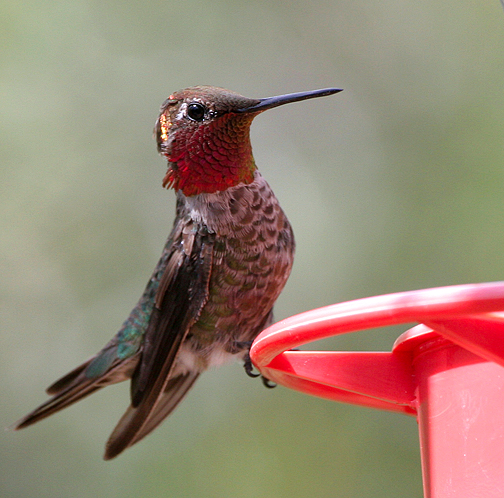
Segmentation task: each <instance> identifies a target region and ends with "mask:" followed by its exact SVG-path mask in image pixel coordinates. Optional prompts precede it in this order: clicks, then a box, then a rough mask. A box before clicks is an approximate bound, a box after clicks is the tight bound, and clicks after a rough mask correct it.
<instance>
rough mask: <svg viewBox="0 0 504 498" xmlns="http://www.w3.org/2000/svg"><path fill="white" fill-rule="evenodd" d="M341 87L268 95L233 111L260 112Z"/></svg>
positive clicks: (325, 93)
mask: <svg viewBox="0 0 504 498" xmlns="http://www.w3.org/2000/svg"><path fill="white" fill-rule="evenodd" d="M342 91H343V89H342V88H322V89H321V90H312V91H310V92H299V93H288V94H286V95H277V96H276V97H268V98H266V99H261V100H260V101H259V103H258V104H255V105H253V106H251V107H245V108H243V109H238V110H236V111H234V112H261V111H265V110H266V109H272V108H273V107H278V106H279V105H284V104H290V103H291V102H299V101H300V100H306V99H314V98H316V97H325V96H327V95H333V94H334V93H338V92H342Z"/></svg>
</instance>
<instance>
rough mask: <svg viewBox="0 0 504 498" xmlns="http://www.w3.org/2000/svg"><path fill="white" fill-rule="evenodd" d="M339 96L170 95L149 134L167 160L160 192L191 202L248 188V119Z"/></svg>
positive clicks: (213, 91)
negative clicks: (193, 198) (169, 191)
mask: <svg viewBox="0 0 504 498" xmlns="http://www.w3.org/2000/svg"><path fill="white" fill-rule="evenodd" d="M339 91H341V90H339V89H335V88H328V89H324V90H315V91H313V92H305V93H296V94H289V95H281V96H278V97H270V98H266V99H249V98H246V97H243V96H242V95H240V94H238V93H234V92H231V91H229V90H225V89H223V88H216V87H211V86H196V87H190V88H186V89H185V90H181V91H179V92H176V93H174V94H172V95H170V96H169V97H168V99H167V100H166V101H165V102H164V103H163V105H162V106H161V111H160V115H159V118H158V120H157V122H156V126H155V128H154V133H155V136H156V141H157V147H158V151H159V152H160V153H161V154H162V155H164V156H165V157H166V158H167V159H168V172H167V173H166V176H165V178H164V180H163V186H165V187H173V188H174V189H175V190H180V191H182V193H183V194H184V195H186V196H192V195H196V194H200V193H213V192H218V191H223V190H226V189H228V188H230V187H232V186H235V185H238V184H240V183H244V184H248V183H251V182H252V181H253V179H254V170H255V169H256V166H255V162H254V158H253V156H252V146H251V144H250V125H251V123H252V120H253V119H254V117H255V116H257V114H259V113H261V112H263V111H265V110H267V109H271V108H273V107H277V106H279V105H282V104H287V103H289V102H296V101H298V100H304V99H308V98H313V97H320V96H323V95H331V94H333V93H336V92H339Z"/></svg>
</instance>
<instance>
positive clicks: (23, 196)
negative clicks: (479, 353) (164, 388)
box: [0, 0, 504, 498]
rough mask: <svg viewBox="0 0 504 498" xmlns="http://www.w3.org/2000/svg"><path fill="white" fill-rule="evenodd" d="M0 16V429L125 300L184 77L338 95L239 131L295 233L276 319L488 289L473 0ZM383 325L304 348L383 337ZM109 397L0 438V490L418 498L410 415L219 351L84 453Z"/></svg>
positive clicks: (500, 152) (487, 206)
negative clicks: (272, 385)
mask: <svg viewBox="0 0 504 498" xmlns="http://www.w3.org/2000/svg"><path fill="white" fill-rule="evenodd" d="M0 19H1V21H0V23H1V24H0V47H1V48H0V61H1V66H0V98H1V105H0V113H1V116H2V117H1V119H0V129H1V139H0V167H1V170H2V172H1V184H0V185H1V196H0V209H1V213H2V215H1V217H0V234H1V235H0V258H1V262H2V263H1V265H0V279H1V287H0V293H1V294H0V296H1V324H0V326H1V335H0V351H1V352H0V355H1V357H0V375H1V379H2V383H1V385H0V400H1V411H0V426H8V425H10V424H11V423H12V422H14V421H15V420H16V419H17V418H19V417H20V416H21V415H23V414H24V413H25V412H27V411H28V410H31V409H32V408H34V406H35V405H37V404H39V403H40V402H42V401H43V400H45V395H44V392H43V390H44V389H45V387H46V386H47V385H48V384H50V383H51V382H52V381H53V380H55V379H56V378H57V377H58V376H59V375H61V374H63V373H66V371H67V370H69V369H70V368H72V367H74V366H75V365H76V364H78V363H80V362H81V361H82V360H84V359H86V358H87V357H88V356H90V355H91V354H93V353H94V352H95V351H97V350H98V349H99V348H101V347H102V346H103V345H104V344H105V342H106V341H108V339H109V338H110V337H111V336H112V335H113V334H114V333H115V331H116V330H117V328H118V327H119V326H120V324H121V323H122V321H123V319H124V318H125V317H126V315H127V314H128V313H129V311H130V308H131V307H132V306H133V305H134V303H135V302H136V300H137V298H138V297H139V295H140V293H141V292H142V290H143V287H144V285H145V283H146V281H147V279H148V277H149V276H150V273H151V270H152V268H153V267H154V265H155V263H156V261H157V258H158V256H159V254H160V252H161V248H162V246H163V244H164V241H165V238H166V235H167V233H168V231H169V229H170V227H171V224H172V219H173V208H174V195H173V192H167V191H165V190H163V189H162V188H161V180H162V178H163V176H164V174H165V171H166V165H165V162H164V160H163V159H161V158H160V157H158V155H157V153H156V150H155V144H154V142H153V140H152V135H151V133H152V128H153V125H154V121H155V119H156V117H157V111H158V108H159V105H160V104H161V102H162V101H163V100H164V99H165V98H166V97H167V96H168V95H169V94H170V93H171V92H172V91H175V90H177V89H180V88H184V87H186V86H190V85H195V84H210V85H216V86H224V87H227V88H230V89H232V90H235V91H238V92H240V93H243V94H244V95H247V96H249V97H266V96H270V95H276V94H280V93H286V92H294V91H301V90H309V89H315V88H320V87H325V86H340V87H342V88H344V89H345V91H344V92H343V93H341V94H339V95H337V96H333V97H327V98H324V99H319V100H314V101H310V102H304V103H299V104H293V105H290V106H286V107H283V108H281V109H277V110H274V111H271V112H268V113H266V114H264V115H262V116H260V117H259V118H258V119H257V120H256V121H255V123H254V125H253V129H252V141H253V146H254V154H255V158H256V162H257V164H258V166H259V168H260V169H261V171H262V173H263V174H264V176H265V177H266V178H267V179H268V181H269V182H270V184H271V185H272V186H273V188H274V190H275V192H276V194H277V196H278V197H279V199H280V201H281V203H282V205H283V207H284V209H285V211H286V212H287V214H288V216H289V218H290V220H291V222H292V224H293V226H294V229H295V232H296V236H297V243H298V249H297V259H296V263H295V267H294V270H293V273H292V277H291V279H290V281H289V283H288V285H287V287H286V289H285V291H284V293H283V294H282V296H281V298H280V300H279V302H278V305H277V308H276V316H277V318H285V317H287V316H289V315H292V314H295V313H299V312H301V311H305V310H308V309H311V308H316V307H319V306H322V305H326V304H331V303H334V302H338V301H345V300H349V299H354V298H358V297H365V296H370V295H374V294H381V293H388V292H395V291H402V290H409V289H418V288H423V287H431V286H440V285H450V284H459V283H466V282H479V281H492V280H499V279H502V278H503V276H504V254H503V252H504V230H503V226H504V202H503V198H502V193H503V190H504V169H503V167H502V166H503V161H504V147H503V136H504V105H503V102H504V99H503V97H504V92H503V90H504V85H503V82H504V63H503V61H504V13H503V11H502V7H501V5H500V4H499V2H498V1H497V0H495V1H494V2H480V1H475V0H473V1H465V2H460V1H454V0H445V1H442V2H439V1H437V0H436V1H434V0H430V1H426V2H418V1H415V2H413V1H397V0H396V1H382V2H354V1H336V0H333V1H324V0H314V1H313V0H312V1H307V0H299V1H291V2H286V1H279V0H273V1H271V0H269V1H255V0H248V1H242V0H238V1H237V0H213V1H203V0H186V1H183V2H182V1H177V2H175V1H170V0H167V1H163V2H161V1H150V2H132V1H124V0H123V1H121V2H119V1H107V0H105V1H97V0H87V1H86V0H65V1H62V0H54V1H52V2H42V1H39V2H37V1H23V0H21V1H19V0H18V1H15V2H14V1H13V0H4V1H3V2H2V3H1V4H0ZM402 330H404V328H394V329H387V330H379V331H371V332H366V333H359V334H354V335H351V336H349V337H346V338H341V339H339V340H338V341H326V342H325V344H323V347H330V348H350V349H378V350H380V349H381V350H388V349H390V347H391V345H392V343H393V341H394V339H395V337H397V335H398V334H399V333H400V332H401V331H402ZM127 404H128V386H127V385H126V384H123V385H120V386H115V387H111V388H108V389H106V390H104V391H101V392H99V393H98V394H95V395H94V396H92V397H91V398H88V399H86V400H85V401H82V402H80V403H79V404H77V405H74V406H73V407H72V408H69V409H68V410H65V411H64V412H62V413H60V414H58V415H56V416H54V417H52V418H50V419H48V420H47V421H44V422H43V423H41V424H40V425H37V426H35V427H33V428H30V429H28V430H26V431H22V432H19V433H13V432H5V433H2V435H1V437H0V459H1V461H0V495H1V496H2V497H6V498H7V497H8V498H11V497H23V498H26V497H37V498H44V497H51V498H67V497H72V498H81V497H82V498H86V497H96V496H107V497H112V498H113V497H149V498H151V497H152V498H154V497H166V496H173V497H181V498H185V497H191V498H194V497H208V498H214V497H215V498H227V497H230V498H231V497H233V498H235V497H240V498H241V497H244V498H247V497H254V498H255V497H268V498H277V497H278V498H284V497H285V498H298V497H305V496H314V497H327V496H332V497H367V496H369V497H374V498H376V497H388V498H392V497H405V496H408V497H411V496H413V497H420V496H422V490H421V471H420V460H419V450H418V436H417V427H416V422H415V420H414V419H413V418H408V417H404V416H399V415H396V414H390V413H382V412H379V411H373V410H368V409H365V408H359V407H351V406H345V405H340V404H336V403H331V402H329V401H325V400H320V399H316V398H310V397H308V396H304V395H302V394H299V393H296V392H293V391H289V390H287V389H285V388H282V387H278V388H277V389H274V390H272V391H269V390H266V389H264V388H263V387H262V385H261V382H260V381H253V380H251V379H249V378H247V377H246V376H245V374H244V373H243V370H242V368H241V366H239V365H237V364H235V365H230V366H227V367H224V368H222V369H220V370H218V371H212V372H209V373H208V374H206V375H204V376H203V377H202V378H201V380H200V381H199V382H198V384H197V386H196V387H195V388H194V389H193V391H192V392H191V393H190V395H189V396H188V398H187V399H186V400H185V402H184V403H183V404H182V405H181V406H180V407H179V408H178V410H177V411H176V412H175V413H174V414H173V416H172V417H171V418H170V419H169V420H168V421H167V422H166V423H165V424H164V425H163V426H162V427H161V428H159V429H158V430H157V431H156V432H155V433H154V434H153V435H152V436H150V437H149V438H147V439H146V440H145V441H143V442H142V443H140V444H139V445H137V446H135V447H134V448H132V449H130V450H128V451H127V452H126V453H125V454H123V455H121V456H120V457H119V458H118V459H117V460H114V461H112V462H107V463H106V462H103V461H102V460H101V455H102V451H103V445H104V443H105V440H106V439H107V437H108V434H109V432H110V431H111V429H112V428H113V426H114V425H115V423H116V421H117V420H118V418H119V416H120V415H121V414H122V412H123V410H124V409H125V408H126V405H127Z"/></svg>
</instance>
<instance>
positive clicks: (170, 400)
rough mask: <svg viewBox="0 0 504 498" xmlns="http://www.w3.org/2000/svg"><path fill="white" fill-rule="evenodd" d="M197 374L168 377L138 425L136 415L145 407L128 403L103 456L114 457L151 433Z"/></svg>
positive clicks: (171, 409) (177, 401)
mask: <svg viewBox="0 0 504 498" xmlns="http://www.w3.org/2000/svg"><path fill="white" fill-rule="evenodd" d="M198 376H199V373H198V372H189V373H187V374H183V375H178V376H177V377H174V378H173V379H170V380H169V382H168V384H167V385H166V388H165V389H164V391H163V392H162V394H161V395H160V396H159V397H158V399H157V400H156V403H155V404H154V405H153V406H152V407H151V410H152V411H151V413H149V415H148V416H147V417H146V419H145V421H144V422H143V423H142V424H141V425H140V426H139V425H138V424H137V423H136V416H137V414H138V411H139V410H144V409H145V406H142V404H140V405H139V406H137V407H133V406H131V405H130V406H129V408H128V409H127V410H126V412H125V413H124V415H123V416H122V417H121V420H119V422H118V424H117V425H116V427H115V429H114V430H113V432H112V434H111V435H110V437H109V440H108V441H107V444H106V446H105V455H104V457H103V458H104V459H105V460H111V459H112V458H115V457H116V456H117V455H119V454H120V453H122V452H123V451H124V450H125V449H126V448H129V447H130V446H132V445H134V444H135V443H138V441H140V440H141V439H143V438H144V437H145V436H147V435H148V434H149V433H151V432H152V431H153V430H154V429H155V428H156V427H157V426H158V425H159V424H160V423H161V422H162V421H163V420H164V419H165V418H166V417H168V415H169V414H170V413H171V412H172V411H173V410H174V409H175V407H176V406H177V405H178V404H179V403H180V402H181V401H182V399H183V398H184V397H185V395H186V394H187V392H188V391H189V389H190V388H191V387H192V385H193V384H194V382H195V381H196V379H197V378H198Z"/></svg>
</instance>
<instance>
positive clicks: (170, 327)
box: [105, 224, 215, 460]
mask: <svg viewBox="0 0 504 498" xmlns="http://www.w3.org/2000/svg"><path fill="white" fill-rule="evenodd" d="M214 239H215V235H214V234H212V233H208V231H207V230H206V229H205V227H201V226H200V227H197V226H192V224H189V225H187V226H185V227H184V228H183V229H182V231H181V235H180V237H177V238H175V239H174V243H173V246H172V253H171V255H170V257H169V260H168V262H167V266H166V269H165V271H164V273H163V276H162V277H161V280H160V282H159V288H158V290H157V294H156V304H155V307H154V310H153V313H152V316H151V319H150V322H149V325H148V327H147V330H146V332H145V337H144V344H143V348H142V355H141V358H140V360H139V363H138V366H137V370H136V371H135V374H134V376H133V380H132V384H131V386H132V388H131V400H132V402H131V406H130V407H129V408H128V410H127V411H126V413H125V414H124V416H123V418H121V420H120V421H119V423H118V424H117V426H116V428H115V429H114V431H113V432H112V435H111V436H110V438H109V440H108V442H107V445H106V450H105V459H107V460H108V459H110V458H114V457H115V456H117V455H118V454H119V453H121V452H122V451H123V450H125V449H126V448H127V447H129V446H131V445H132V444H134V443H135V442H137V441H139V440H140V439H141V438H142V437H144V436H145V435H146V434H148V433H149V432H150V431H152V430H153V429H154V428H155V427H156V426H157V425H158V424H159V423H161V421H162V420H163V419H164V418H165V417H166V416H167V415H168V414H169V413H170V412H171V411H172V410H173V408H175V406H176V404H177V403H178V402H179V401H180V400H181V399H182V398H183V396H184V394H185V393H186V392H187V390H188V389H189V388H190V387H191V386H192V384H193V383H194V380H195V379H196V377H197V375H195V374H192V373H188V374H185V375H180V376H178V377H175V378H172V377H171V373H172V368H173V365H174V362H175V359H176V357H177V354H178V351H179V348H180V345H181V344H182V342H183V341H184V338H185V337H186V335H187V333H188V331H189V329H190V328H191V326H192V325H193V324H194V323H195V322H196V321H197V319H198V317H199V315H200V313H201V310H202V308H203V306H204V305H205V304H206V302H207V300H208V287H209V281H210V274H211V269H212V256H213V243H214Z"/></svg>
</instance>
